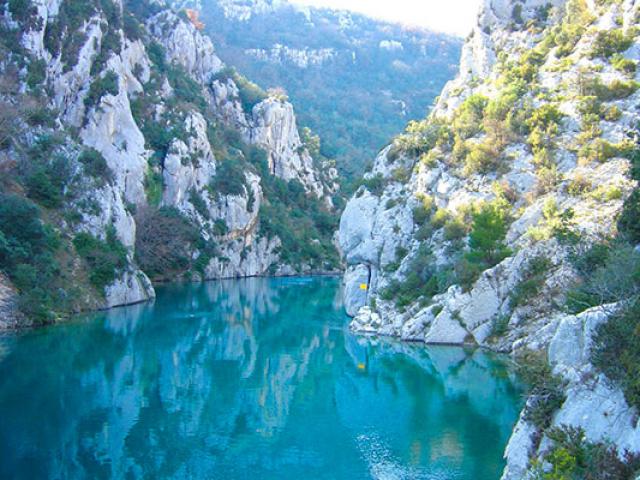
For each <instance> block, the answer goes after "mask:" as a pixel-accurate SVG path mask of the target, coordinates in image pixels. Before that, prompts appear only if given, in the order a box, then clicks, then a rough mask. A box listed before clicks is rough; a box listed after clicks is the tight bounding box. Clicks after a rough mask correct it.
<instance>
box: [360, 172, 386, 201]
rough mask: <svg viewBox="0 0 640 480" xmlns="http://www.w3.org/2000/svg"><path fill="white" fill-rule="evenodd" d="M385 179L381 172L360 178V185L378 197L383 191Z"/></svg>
mask: <svg viewBox="0 0 640 480" xmlns="http://www.w3.org/2000/svg"><path fill="white" fill-rule="evenodd" d="M386 183H387V182H386V181H385V179H384V177H383V176H382V175H381V174H377V175H374V176H372V177H369V178H364V179H362V185H363V186H364V187H365V188H366V189H367V190H369V192H371V193H372V194H373V195H375V196H376V197H379V196H380V195H382V193H383V192H384V188H385V186H386Z"/></svg>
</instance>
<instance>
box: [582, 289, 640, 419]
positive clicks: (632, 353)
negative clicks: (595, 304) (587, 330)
mask: <svg viewBox="0 0 640 480" xmlns="http://www.w3.org/2000/svg"><path fill="white" fill-rule="evenodd" d="M591 360H592V362H593V364H594V365H595V366H596V368H598V369H599V370H600V371H601V372H603V373H604V374H605V375H606V376H607V377H609V378H610V379H611V380H613V381H614V382H615V383H616V384H617V385H619V386H620V387H621V388H622V391H623V392H624V395H625V399H626V400H627V403H628V404H629V405H630V406H634V407H636V408H638V407H640V301H638V300H636V301H635V303H633V304H632V305H631V306H627V307H624V308H623V309H622V310H621V311H619V312H617V313H616V314H614V315H613V316H612V317H611V318H610V319H609V320H608V321H607V322H606V323H603V324H601V325H600V326H599V327H598V328H597V330H596V335H595V337H594V338H593V347H592V349H591Z"/></svg>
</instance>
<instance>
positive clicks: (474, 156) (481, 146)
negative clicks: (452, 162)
mask: <svg viewBox="0 0 640 480" xmlns="http://www.w3.org/2000/svg"><path fill="white" fill-rule="evenodd" d="M467 152H468V153H467V156H466V157H465V165H464V174H465V175H472V174H475V173H478V174H487V173H490V172H493V171H495V170H496V169H497V168H498V167H499V166H500V152H499V151H498V150H497V149H496V145H495V143H494V142H491V141H485V142H482V143H468V144H467Z"/></svg>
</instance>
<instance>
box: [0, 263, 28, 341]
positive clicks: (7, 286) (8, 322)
mask: <svg viewBox="0 0 640 480" xmlns="http://www.w3.org/2000/svg"><path fill="white" fill-rule="evenodd" d="M24 322H25V319H24V318H23V317H22V315H21V314H20V312H19V310H18V292H17V291H16V289H15V288H14V286H13V285H12V284H11V282H10V281H9V279H8V278H7V277H6V276H5V275H4V274H3V273H0V330H5V329H8V328H12V327H16V326H19V325H23V324H24Z"/></svg>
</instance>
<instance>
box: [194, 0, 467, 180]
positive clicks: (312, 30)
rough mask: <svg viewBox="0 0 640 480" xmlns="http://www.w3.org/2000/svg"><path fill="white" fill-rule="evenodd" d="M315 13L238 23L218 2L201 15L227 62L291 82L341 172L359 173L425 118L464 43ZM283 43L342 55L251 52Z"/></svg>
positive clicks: (286, 12)
mask: <svg viewBox="0 0 640 480" xmlns="http://www.w3.org/2000/svg"><path fill="white" fill-rule="evenodd" d="M311 12H312V13H311V19H310V20H309V19H307V18H306V17H305V15H304V14H303V13H302V12H300V11H299V10H296V9H295V8H293V7H286V6H285V7H283V8H280V9H278V10H277V11H275V12H268V13H264V14H257V15H252V17H251V18H250V19H248V20H247V21H242V22H237V21H234V20H231V19H228V18H226V17H225V15H224V14H223V12H222V10H221V7H220V5H219V4H218V2H215V1H214V2H211V3H210V4H207V8H206V9H203V11H202V12H201V14H202V20H203V21H204V23H205V24H206V31H207V33H209V35H210V36H211V37H212V38H213V40H214V44H215V45H216V47H217V50H218V52H219V54H220V55H221V56H222V58H223V60H225V61H226V62H227V63H229V64H231V65H235V66H236V67H237V68H238V70H239V71H240V72H242V73H243V74H244V75H247V76H248V77H249V78H252V79H255V80H259V83H260V85H261V86H262V87H264V88H265V89H270V88H277V87H283V88H284V89H285V90H286V92H287V94H288V95H289V97H290V98H291V101H292V102H293V104H294V105H295V107H296V113H297V115H298V120H299V123H300V124H302V125H307V126H309V127H311V129H312V130H314V131H315V132H318V133H319V134H320V136H321V138H322V139H323V146H322V150H323V154H324V155H325V156H327V157H329V158H336V159H337V161H338V168H339V170H340V171H341V173H343V174H345V173H346V174H347V175H348V176H350V177H352V178H356V177H359V176H360V175H361V173H362V172H363V170H364V167H365V162H370V161H371V160H372V159H373V158H374V157H375V155H376V153H377V152H378V150H379V149H380V148H381V147H383V146H384V145H385V144H386V143H387V142H388V141H389V139H390V138H392V137H393V136H394V135H395V134H396V133H398V132H400V131H401V130H402V129H403V128H404V125H405V124H406V123H407V120H409V119H412V118H422V117H423V116H424V114H425V111H426V110H427V109H428V108H429V106H430V105H431V104H432V103H433V100H434V98H435V97H436V96H437V95H439V93H440V91H441V89H442V87H443V86H444V84H445V83H446V81H448V80H449V79H450V78H452V77H453V75H454V74H455V72H456V69H457V64H458V58H459V55H460V47H461V43H462V42H461V40H459V39H457V38H453V37H448V36H446V35H440V34H434V33H430V32H426V31H420V30H415V29H406V28H403V27H402V26H399V25H391V24H385V23H382V22H379V21H376V20H372V19H369V18H366V17H364V16H360V15H357V14H352V15H351V18H352V20H353V23H352V24H351V25H346V26H345V25H342V24H341V23H340V18H339V14H337V13H334V12H332V11H329V10H316V9H312V10H311ZM389 39H394V40H397V41H400V42H402V48H396V49H394V48H383V47H381V42H383V41H388V40H389ZM276 44H279V45H284V46H286V47H288V48H291V49H299V50H305V49H311V50H323V49H332V52H334V53H331V54H330V58H329V59H328V60H327V61H325V62H324V63H321V64H317V65H316V64H310V65H309V66H307V67H306V68H300V67H298V66H296V65H295V63H294V62H292V61H290V60H287V59H286V58H285V56H284V54H281V55H280V57H279V58H278V59H277V60H276V61H273V62H271V61H263V60H260V59H258V58H256V57H255V56H253V55H251V54H250V53H248V51H249V50H252V49H266V50H269V49H271V48H272V47H273V46H274V45H276ZM383 45H384V44H383ZM243 103H246V105H247V106H250V104H251V102H244V101H243Z"/></svg>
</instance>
